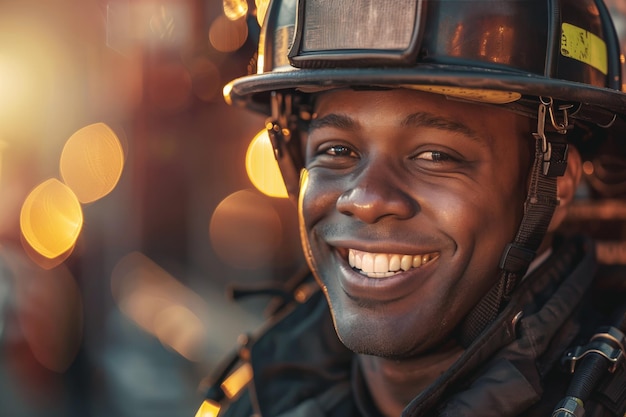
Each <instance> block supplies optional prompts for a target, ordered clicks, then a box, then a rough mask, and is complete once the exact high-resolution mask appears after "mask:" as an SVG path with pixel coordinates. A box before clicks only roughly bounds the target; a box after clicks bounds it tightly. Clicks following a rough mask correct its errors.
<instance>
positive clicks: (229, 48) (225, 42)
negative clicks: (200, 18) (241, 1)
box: [209, 15, 248, 52]
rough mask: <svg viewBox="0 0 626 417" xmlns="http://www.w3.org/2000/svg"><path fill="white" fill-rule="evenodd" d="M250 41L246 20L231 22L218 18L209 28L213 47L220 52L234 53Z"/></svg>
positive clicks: (222, 17) (224, 17)
mask: <svg viewBox="0 0 626 417" xmlns="http://www.w3.org/2000/svg"><path fill="white" fill-rule="evenodd" d="M246 39H248V24H247V23H246V19H245V18H241V19H237V20H230V19H229V18H227V17H226V16H223V15H222V16H218V17H217V18H216V19H215V20H214V21H213V23H211V27H210V28H209V41H210V43H211V46H213V48H215V49H216V50H218V51H219V52H234V51H236V50H237V49H239V48H241V47H242V46H243V44H244V43H245V42H246Z"/></svg>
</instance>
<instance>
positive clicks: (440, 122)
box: [309, 112, 484, 141]
mask: <svg viewBox="0 0 626 417" xmlns="http://www.w3.org/2000/svg"><path fill="white" fill-rule="evenodd" d="M358 124H359V123H358V122H357V121H356V120H354V119H353V118H351V117H350V116H348V115H345V114H340V113H331V114H327V115H326V116H323V117H320V118H317V119H313V120H311V122H310V124H309V132H311V131H313V130H315V129H321V128H324V127H330V128H336V129H341V130H352V129H356V128H357V127H358ZM400 126H402V127H413V128H418V127H430V128H434V129H441V130H447V131H450V132H455V133H460V134H462V135H465V136H467V137H469V138H471V139H475V140H478V141H484V139H483V138H482V136H481V135H479V134H478V133H477V132H476V131H475V130H474V129H472V128H470V127H469V126H467V125H466V124H464V123H462V122H459V121H457V120H453V119H450V118H448V117H443V116H438V115H436V114H433V113H429V112H416V113H411V114H409V115H408V116H406V117H405V118H404V120H402V121H401V122H400Z"/></svg>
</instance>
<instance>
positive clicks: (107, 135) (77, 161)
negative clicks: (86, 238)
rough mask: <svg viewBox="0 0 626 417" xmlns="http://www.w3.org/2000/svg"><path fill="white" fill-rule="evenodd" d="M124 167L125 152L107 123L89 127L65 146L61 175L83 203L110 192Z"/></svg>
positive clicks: (62, 154)
mask: <svg viewBox="0 0 626 417" xmlns="http://www.w3.org/2000/svg"><path fill="white" fill-rule="evenodd" d="M123 168H124V149H123V147H122V144H121V142H120V140H119V138H118V137H117V135H116V134H115V132H114V131H113V130H112V129H111V128H110V127H109V126H107V125H106V124H104V123H95V124H92V125H89V126H85V127H83V128H82V129H80V130H78V131H77V132H76V133H74V134H73V135H72V136H71V137H70V138H69V139H68V140H67V142H66V143H65V146H64V147H63V152H62V153H61V164H60V169H61V176H62V178H63V181H64V182H65V183H66V184H67V185H68V186H69V187H70V188H71V189H72V190H73V191H74V193H75V194H76V196H77V197H78V200H79V201H80V202H81V203H90V202H92V201H95V200H98V199H100V198H102V197H104V196H105V195H107V194H108V193H110V192H111V191H112V190H113V189H114V188H115V186H116V185H117V182H118V181H119V179H120V177H121V175H122V170H123Z"/></svg>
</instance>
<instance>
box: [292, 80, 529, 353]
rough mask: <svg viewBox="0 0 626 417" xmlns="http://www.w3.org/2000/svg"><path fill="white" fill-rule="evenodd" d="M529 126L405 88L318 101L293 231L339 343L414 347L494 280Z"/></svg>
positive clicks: (522, 175)
mask: <svg viewBox="0 0 626 417" xmlns="http://www.w3.org/2000/svg"><path fill="white" fill-rule="evenodd" d="M531 125H532V123H531V121H530V120H529V119H526V118H523V117H521V116H517V115H515V114H513V113H511V112H508V111H505V110H501V109H498V108H491V107H485V106H481V105H473V104H467V103H462V102H458V101H449V100H447V99H446V98H445V97H443V96H438V95H432V94H428V93H422V92H417V91H409V90H401V89H397V90H387V91H353V90H336V91H331V92H327V93H324V94H322V95H320V96H319V98H318V100H317V102H316V118H315V119H314V120H313V121H312V122H311V127H310V129H309V133H308V136H307V138H306V145H305V146H306V156H305V160H306V161H305V167H306V170H307V174H306V175H305V178H306V179H305V180H304V181H303V186H302V190H301V195H300V203H299V205H300V207H299V210H300V223H301V233H302V240H303V244H304V247H305V251H306V252H307V259H308V261H309V264H310V265H311V267H312V269H313V273H314V275H315V277H316V279H317V280H318V282H319V283H320V285H321V286H322V288H323V289H324V292H325V294H326V297H327V299H328V301H329V304H330V307H331V312H332V315H333V319H334V323H335V327H336V330H337V333H338V335H339V337H340V338H341V340H342V341H343V343H344V344H345V345H346V346H347V347H349V348H350V349H352V350H354V351H355V352H358V353H365V354H371V355H377V356H383V357H391V358H408V357H411V356H414V355H417V354H419V353H421V352H424V351H425V350H427V349H430V348H433V347H434V346H436V345H438V344H440V343H443V342H444V341H445V340H446V338H447V337H448V336H449V335H450V333H451V332H452V330H453V329H454V328H455V326H456V325H457V324H459V322H460V321H461V320H462V319H463V318H464V316H465V315H466V314H467V313H468V311H469V310H470V309H471V308H472V307H473V306H474V305H475V304H476V303H477V302H478V300H480V299H481V298H482V297H483V295H484V294H485V293H486V292H487V291H488V290H489V288H490V287H491V286H492V285H493V284H494V282H495V280H496V279H497V276H498V262H499V260H500V256H501V254H502V250H503V248H504V246H505V245H506V244H507V243H509V242H510V241H512V240H513V238H514V236H515V233H516V231H517V227H518V225H519V222H520V220H521V217H522V210H523V209H522V207H523V201H524V198H525V193H526V180H527V172H528V167H529V164H530V158H531V157H530V152H529V140H530V139H529V138H530V137H531V136H530V131H531Z"/></svg>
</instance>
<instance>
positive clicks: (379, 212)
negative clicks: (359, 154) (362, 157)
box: [337, 167, 419, 223]
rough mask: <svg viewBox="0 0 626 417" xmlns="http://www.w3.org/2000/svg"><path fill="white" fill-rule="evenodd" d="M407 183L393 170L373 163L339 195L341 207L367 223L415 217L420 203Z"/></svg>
mask: <svg viewBox="0 0 626 417" xmlns="http://www.w3.org/2000/svg"><path fill="white" fill-rule="evenodd" d="M405 187H406V184H404V186H403V185H402V181H401V180H400V179H399V178H398V176H397V175H394V174H393V173H391V172H390V170H386V169H384V168H383V169H375V167H369V168H368V169H367V170H365V171H363V172H361V174H360V175H359V176H358V177H357V178H356V181H355V183H354V187H352V188H350V189H349V190H346V191H345V192H343V193H342V194H341V195H340V196H339V198H338V199H337V210H339V212H340V213H342V214H345V215H347V216H351V217H355V218H358V219H359V220H361V221H363V222H364V223H376V222H378V221H380V220H382V219H384V218H388V217H392V218H396V219H401V220H402V219H408V218H411V217H413V216H414V215H415V214H416V213H417V212H418V210H419V205H418V203H417V201H416V200H415V199H414V198H413V197H412V196H411V195H410V194H409V193H408V192H406V188H405Z"/></svg>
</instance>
